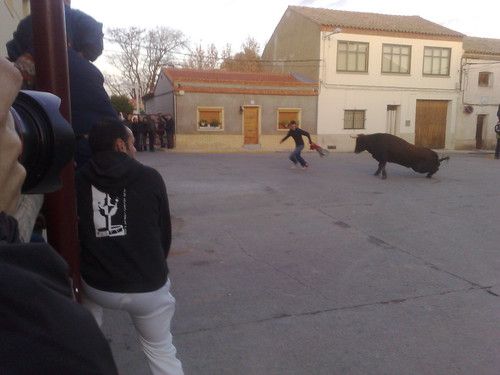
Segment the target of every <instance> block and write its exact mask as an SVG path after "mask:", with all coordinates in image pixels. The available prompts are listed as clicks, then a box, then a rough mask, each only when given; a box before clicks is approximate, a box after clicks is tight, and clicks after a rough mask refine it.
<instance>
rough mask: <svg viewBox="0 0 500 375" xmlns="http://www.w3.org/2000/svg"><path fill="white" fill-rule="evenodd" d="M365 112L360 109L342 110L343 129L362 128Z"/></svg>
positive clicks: (363, 126)
mask: <svg viewBox="0 0 500 375" xmlns="http://www.w3.org/2000/svg"><path fill="white" fill-rule="evenodd" d="M365 112H366V111H364V110H363V111H360V110H346V111H344V129H364V128H365Z"/></svg>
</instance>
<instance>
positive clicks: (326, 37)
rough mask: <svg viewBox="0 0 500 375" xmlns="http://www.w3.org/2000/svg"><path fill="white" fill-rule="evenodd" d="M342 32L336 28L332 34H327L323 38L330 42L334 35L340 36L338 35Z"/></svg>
mask: <svg viewBox="0 0 500 375" xmlns="http://www.w3.org/2000/svg"><path fill="white" fill-rule="evenodd" d="M341 32H342V29H340V28H338V27H337V28H336V29H335V30H333V31H332V32H331V33H330V34H326V35H325V36H324V37H323V40H326V39H328V40H330V37H331V36H332V35H333V34H338V33H341Z"/></svg>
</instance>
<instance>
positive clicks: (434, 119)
mask: <svg viewBox="0 0 500 375" xmlns="http://www.w3.org/2000/svg"><path fill="white" fill-rule="evenodd" d="M447 114H448V101H446V100H417V113H416V119H415V144H416V145H417V146H425V147H430V148H444V147H445V140H446V119H447Z"/></svg>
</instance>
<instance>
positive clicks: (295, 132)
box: [281, 128, 312, 146]
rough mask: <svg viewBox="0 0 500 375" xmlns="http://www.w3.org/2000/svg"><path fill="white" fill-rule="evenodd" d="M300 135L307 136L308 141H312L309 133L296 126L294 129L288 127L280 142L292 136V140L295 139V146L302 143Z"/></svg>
mask: <svg viewBox="0 0 500 375" xmlns="http://www.w3.org/2000/svg"><path fill="white" fill-rule="evenodd" d="M302 136H305V137H307V138H308V139H309V143H312V141H311V135H310V134H309V133H308V132H306V131H305V130H302V129H300V128H296V129H295V130H293V129H290V130H289V131H288V134H287V135H286V136H285V137H284V138H283V139H282V140H281V142H283V141H284V140H286V139H287V138H288V137H292V138H293V140H294V141H295V145H297V146H299V145H303V144H304V140H303V139H302Z"/></svg>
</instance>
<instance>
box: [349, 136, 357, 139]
mask: <svg viewBox="0 0 500 375" xmlns="http://www.w3.org/2000/svg"><path fill="white" fill-rule="evenodd" d="M350 137H351V138H354V139H357V138H358V137H359V136H358V135H356V136H354V135H350Z"/></svg>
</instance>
